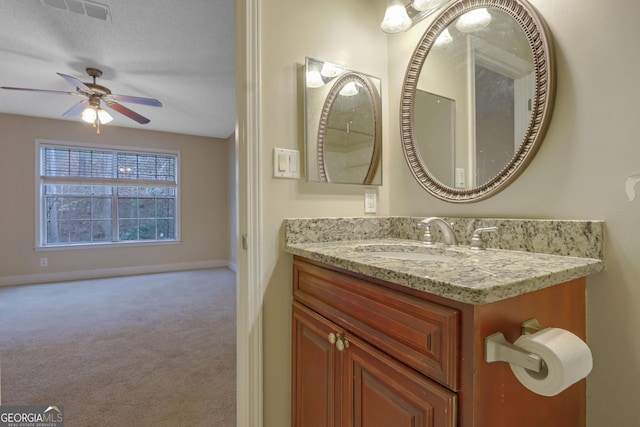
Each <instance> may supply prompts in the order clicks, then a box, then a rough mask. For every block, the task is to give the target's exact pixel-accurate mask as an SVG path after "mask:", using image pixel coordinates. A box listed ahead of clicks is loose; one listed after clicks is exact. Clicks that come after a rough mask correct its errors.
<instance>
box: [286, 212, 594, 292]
mask: <svg viewBox="0 0 640 427" xmlns="http://www.w3.org/2000/svg"><path fill="white" fill-rule="evenodd" d="M365 219H366V218H365ZM419 220H420V219H419V218H418V219H412V221H410V222H413V223H416V221H417V223H419ZM287 221H288V222H287V223H286V224H285V252H287V253H290V254H293V255H298V256H301V257H304V258H307V259H310V260H314V261H318V262H321V263H324V264H327V265H330V266H334V267H339V268H342V269H345V270H348V271H352V272H355V273H360V274H364V275H366V276H369V277H373V278H376V279H381V280H385V281H388V282H392V283H396V284H399V285H402V286H407V287H409V288H412V289H416V290H420V291H424V292H428V293H431V294H434V295H438V296H441V297H444V298H448V299H451V300H455V301H460V302H463V303H468V304H488V303H491V302H495V301H499V300H502V299H506V298H510V297H514V296H517V295H521V294H525V293H528V292H532V291H535V290H538V289H543V288H546V287H549V286H553V285H557V284H560V283H563V282H567V281H570V280H573V279H577V278H580V277H585V276H588V275H590V274H593V273H597V272H600V271H603V270H604V261H603V259H602V257H601V256H600V257H593V256H594V254H601V253H602V249H601V248H595V249H596V251H595V252H593V249H594V248H589V250H587V251H585V255H586V256H574V255H567V254H565V253H563V252H567V253H570V254H573V253H574V252H576V249H575V248H571V249H570V250H567V251H565V250H564V249H563V248H562V245H563V244H562V243H558V242H556V240H557V239H555V240H554V244H555V245H559V246H558V247H559V248H556V247H554V248H552V250H551V252H554V253H541V252H532V251H527V250H507V249H501V248H488V249H486V250H482V251H474V250H471V249H470V248H469V247H468V246H467V244H466V242H464V241H463V242H461V244H460V245H458V246H447V247H445V246H444V245H442V244H436V245H434V246H432V247H430V248H425V247H424V246H423V245H422V243H421V242H419V241H418V240H417V239H414V238H404V237H406V236H400V237H398V234H403V233H396V232H393V231H391V232H389V233H384V232H382V233H379V232H378V233H377V234H375V235H371V237H369V236H367V238H364V239H362V238H360V239H358V238H357V237H358V236H357V235H351V236H347V238H344V239H343V240H337V239H336V240H330V239H328V238H327V237H326V236H325V237H324V238H323V239H320V240H318V239H313V238H308V237H302V238H301V234H300V233H299V232H298V231H299V230H301V229H307V231H308V229H309V225H310V224H313V225H314V227H315V226H319V227H320V228H322V229H323V230H324V229H326V227H328V226H331V224H329V223H322V222H318V220H317V219H314V220H312V221H313V222H311V223H309V222H306V223H304V224H303V226H301V223H300V222H299V221H308V220H287ZM334 221H335V220H334ZM402 221H404V222H405V224H406V219H404V220H402ZM464 221H465V222H468V220H466V219H465V220H464ZM476 221H477V220H476ZM318 224H320V225H318ZM328 224H329V225H328ZM358 224H360V223H358ZM589 224H590V225H589V230H590V231H589V233H592V234H593V235H589V236H588V238H587V240H588V241H590V242H596V243H597V244H599V245H601V242H602V238H603V236H602V231H603V229H604V227H603V224H602V223H598V224H600V225H602V226H601V227H595V230H596V231H595V232H593V230H592V228H593V224H594V223H593V222H589ZM333 225H335V223H334V224H333ZM346 225H347V226H348V227H349V228H350V229H353V221H351V222H347V223H346ZM361 225H362V224H360V226H361ZM482 225H486V224H485V223H483V224H482ZM511 225H513V224H511ZM377 226H380V222H378V223H377ZM545 226H548V224H546V225H545ZM554 226H556V225H554ZM572 226H574V227H575V226H576V225H575V223H573V222H572ZM314 227H311V228H314ZM513 227H515V226H513ZM513 227H512V228H513ZM393 228H394V227H390V228H389V229H390V230H392V229H393ZM404 228H406V227H404ZM505 228H506V227H505ZM529 228H531V226H530V225H529ZM578 228H579V227H578ZM578 228H576V230H578ZM580 230H582V231H576V233H577V234H575V235H574V234H573V233H568V234H571V236H566V237H567V239H568V240H569V241H572V242H574V246H575V242H576V240H579V239H577V236H584V235H585V232H584V229H580ZM336 231H337V230H336ZM539 231H540V230H539V229H536V227H533V230H531V232H532V233H533V234H534V235H535V234H536V233H538V232H539ZM574 231H575V230H574ZM365 234H367V233H365ZM516 234H517V233H516ZM340 235H341V236H342V237H345V235H344V234H340ZM525 240H526V239H525ZM525 243H526V242H525ZM510 244H512V243H510ZM519 244H520V245H524V246H527V244H523V243H522V242H520V243H519ZM496 246H500V245H499V244H496ZM524 249H526V247H525V248H524ZM380 251H395V252H397V251H401V252H406V251H409V252H413V251H415V252H425V251H429V252H430V253H436V254H440V255H442V257H438V256H434V257H433V259H427V260H419V259H418V260H416V259H396V258H388V257H384V256H379V255H380V254H378V255H376V252H380ZM558 253H560V254H558ZM577 253H580V251H577ZM580 255H581V254H580Z"/></svg>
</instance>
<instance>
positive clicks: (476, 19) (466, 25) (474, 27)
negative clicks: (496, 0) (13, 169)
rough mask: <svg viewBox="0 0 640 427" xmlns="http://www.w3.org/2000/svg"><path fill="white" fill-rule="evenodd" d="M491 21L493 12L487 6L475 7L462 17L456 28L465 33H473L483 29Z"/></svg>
mask: <svg viewBox="0 0 640 427" xmlns="http://www.w3.org/2000/svg"><path fill="white" fill-rule="evenodd" d="M490 22H491V14H490V13H489V11H488V10H487V9H485V8H480V9H473V10H471V11H469V12H467V13H465V14H464V15H462V16H461V17H460V18H458V22H456V28H457V29H458V30H460V31H462V32H463V33H472V32H474V31H479V30H482V29H483V28H484V27H486V26H487V25H489V23H490Z"/></svg>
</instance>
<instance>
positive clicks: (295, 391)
mask: <svg viewBox="0 0 640 427" xmlns="http://www.w3.org/2000/svg"><path fill="white" fill-rule="evenodd" d="M293 295H294V302H293V323H292V324H293V350H292V425H293V426H294V427H316V426H318V427H329V426H331V427H402V426H412V427H427V426H437V427H445V426H446V427H455V426H458V427H501V426H505V427H512V426H516V425H517V426H518V427H539V426H542V425H544V426H545V427H566V426H572V427H579V426H584V425H585V391H586V390H585V382H584V380H583V381H581V382H579V383H578V384H576V385H574V386H572V387H571V388H569V389H567V390H565V391H564V392H563V393H561V394H560V395H558V396H556V397H554V398H547V397H542V396H538V395H536V394H534V393H532V392H530V391H529V390H527V389H526V388H525V387H523V386H522V385H521V384H520V383H518V381H517V380H516V379H515V377H514V376H513V374H512V373H511V370H510V368H509V365H508V364H506V363H492V364H489V363H486V362H485V361H484V338H485V337H486V336H487V335H490V334H492V333H494V332H503V333H504V334H505V336H506V337H507V339H508V340H510V341H514V340H515V339H516V338H517V337H518V336H519V335H520V324H521V323H522V321H524V320H527V319H529V318H533V317H537V318H538V320H540V322H541V323H542V324H543V325H551V326H556V327H562V328H565V329H568V330H571V331H572V332H574V333H575V334H577V335H578V336H580V337H582V338H583V339H584V333H585V319H584V316H585V311H584V302H585V301H584V279H580V280H576V281H572V282H568V283H565V284H562V285H558V286H554V287H551V288H547V289H544V290H542V291H536V292H532V293H530V294H526V295H523V296H522V297H516V298H511V299H508V300H503V301H499V302H497V303H493V304H486V305H479V306H476V305H469V304H463V303H459V302H455V301H451V300H447V299H444V298H441V297H437V296H434V295H431V294H428V293H425V292H419V291H415V290H411V289H408V288H405V287H401V286H398V285H394V284H392V283H387V282H383V281H380V280H377V279H371V278H368V277H366V276H362V275H357V274H353V273H349V272H346V271H340V270H338V269H335V268H332V267H327V266H324V265H322V264H318V263H316V262H311V261H308V260H305V259H303V258H300V257H294V279H293ZM532 408H535V409H533V410H532Z"/></svg>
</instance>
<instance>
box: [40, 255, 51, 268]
mask: <svg viewBox="0 0 640 427" xmlns="http://www.w3.org/2000/svg"><path fill="white" fill-rule="evenodd" d="M48 265H49V258H46V257H42V258H40V267H47V266H48Z"/></svg>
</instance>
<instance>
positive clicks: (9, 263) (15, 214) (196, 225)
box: [0, 114, 230, 285]
mask: <svg viewBox="0 0 640 427" xmlns="http://www.w3.org/2000/svg"><path fill="white" fill-rule="evenodd" d="M0 129H1V130H2V131H1V132H0V153H1V155H0V194H2V198H3V202H2V203H1V204H0V218H2V221H0V236H1V238H0V253H1V254H2V255H1V256H0V285H2V284H20V283H32V282H43V281H48V280H60V279H67V278H81V277H93V276H103V275H108V274H121V273H130V272H148V271H162V270H165V269H176V268H192V267H206V266H214V265H217V266H220V265H226V264H227V262H228V261H229V259H230V251H229V240H230V236H229V231H228V230H229V225H228V224H229V217H230V212H229V209H228V206H229V171H230V168H229V161H228V153H229V149H230V148H229V145H230V141H227V140H217V139H213V138H203V137H195V136H186V135H179V134H171V133H164V132H150V131H144V130H137V129H127V128H118V127H115V126H104V127H103V128H102V134H101V135H96V133H95V130H94V129H93V128H92V127H91V126H88V125H86V124H83V123H80V122H67V121H61V120H46V119H36V118H31V117H24V116H13V115H5V114H0ZM35 139H49V140H59V141H71V142H87V143H95V144H102V145H117V146H130V147H140V148H154V149H168V150H178V151H180V156H181V167H180V185H181V195H180V201H181V221H180V222H181V237H182V241H181V243H179V244H169V245H154V246H134V247H117V248H115V247H112V248H104V247H103V248H90V249H86V248H85V249H81V250H79V249H76V250H60V249H56V250H46V251H36V250H35V249H34V243H35V221H36V220H35V218H36V216H35V215H36V212H35V210H36V208H35V202H36V195H35V194H34V193H35V188H36V187H35V185H36V182H35V179H36V170H35V163H36V161H35V142H34V141H35ZM40 257H47V258H48V262H49V266H48V267H46V268H42V267H40V266H39V259H40Z"/></svg>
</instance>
